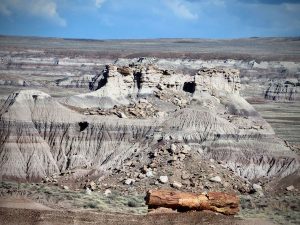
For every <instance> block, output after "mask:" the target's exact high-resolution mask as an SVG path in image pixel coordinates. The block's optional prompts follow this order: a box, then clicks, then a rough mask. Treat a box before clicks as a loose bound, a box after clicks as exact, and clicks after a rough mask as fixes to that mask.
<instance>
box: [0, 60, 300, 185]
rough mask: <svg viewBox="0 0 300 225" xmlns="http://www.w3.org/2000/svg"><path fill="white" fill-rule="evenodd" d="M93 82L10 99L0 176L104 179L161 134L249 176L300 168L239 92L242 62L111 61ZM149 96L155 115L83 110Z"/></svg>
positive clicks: (0, 123)
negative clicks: (188, 69) (67, 174)
mask: <svg viewBox="0 0 300 225" xmlns="http://www.w3.org/2000/svg"><path fill="white" fill-rule="evenodd" d="M90 88H91V89H92V90H93V91H92V92H89V93H84V94H79V95H74V96H71V97H66V98H63V99H59V100H58V99H55V98H52V97H51V96H50V95H48V94H46V93H44V92H42V91H37V90H22V91H17V92H15V93H13V94H11V95H10V96H9V97H8V98H7V100H6V101H5V103H4V105H3V106H2V108H1V113H0V132H1V135H0V173H1V179H2V180H7V179H19V180H39V179H41V178H42V177H44V176H46V175H51V174H54V173H60V172H64V171H67V170H71V169H79V168H85V169H89V170H91V171H93V174H94V175H95V176H97V177H99V178H100V177H103V176H105V175H107V174H109V171H111V170H112V169H114V168H119V167H121V166H122V164H123V162H124V160H126V159H128V158H130V157H131V156H132V155H133V154H134V153H136V152H139V151H146V152H147V151H151V150H153V148H155V146H156V144H157V143H158V142H160V141H163V142H166V143H170V144H171V143H185V144H188V145H189V146H190V147H191V151H194V152H196V153H197V154H199V155H200V156H201V157H203V158H204V159H210V158H211V159H215V160H218V161H222V163H223V164H224V165H226V166H227V167H228V168H230V169H232V170H233V171H235V173H236V174H238V175H240V176H241V177H245V178H248V179H254V178H260V177H271V176H274V175H279V176H286V175H289V174H291V173H293V172H294V171H296V170H297V169H298V168H299V158H298V156H297V155H296V154H295V153H294V152H292V151H291V150H290V148H289V147H288V146H286V144H285V143H284V142H283V141H282V140H281V139H279V138H278V137H276V135H275V133H274V131H273V129H272V128H271V126H270V125H269V124H268V123H267V122H266V121H265V120H264V119H263V118H262V117H261V116H260V115H259V114H258V113H257V112H256V111H255V109H254V108H253V107H252V106H251V105H250V104H249V103H248V102H247V101H246V100H245V99H244V98H242V97H241V96H240V95H239V90H240V88H241V84H240V77H239V71H238V70H236V69H230V68H203V69H201V70H199V71H198V72H196V73H195V74H194V75H186V74H181V73H177V72H174V71H171V70H165V69H160V68H158V67H157V66H153V65H151V64H148V65H146V64H130V65H123V66H118V65H108V66H106V67H105V69H104V70H103V72H102V73H101V74H99V75H97V76H96V77H94V78H93V81H92V82H91V83H90ZM145 102H146V103H147V104H149V105H151V106H152V107H153V109H155V110H154V112H153V114H152V115H153V116H151V117H148V116H147V115H146V114H143V110H147V108H144V109H141V111H140V112H139V113H141V117H139V118H135V117H134V116H133V117H131V118H127V117H125V116H120V115H122V114H121V113H120V112H119V114H118V112H116V113H111V114H109V115H98V114H97V115H96V114H95V115H90V114H89V115H88V114H87V113H83V111H84V110H87V109H88V110H98V109H99V108H100V109H110V108H114V109H116V110H117V109H118V106H125V107H130V106H131V105H135V104H139V103H145ZM132 113H133V115H134V112H132Z"/></svg>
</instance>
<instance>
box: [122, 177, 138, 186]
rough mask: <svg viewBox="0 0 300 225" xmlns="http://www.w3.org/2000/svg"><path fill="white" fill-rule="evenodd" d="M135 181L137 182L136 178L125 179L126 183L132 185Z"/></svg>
mask: <svg viewBox="0 0 300 225" xmlns="http://www.w3.org/2000/svg"><path fill="white" fill-rule="evenodd" d="M134 182H135V180H134V179H131V178H129V179H126V180H125V182H124V184H127V185H132V184H134Z"/></svg>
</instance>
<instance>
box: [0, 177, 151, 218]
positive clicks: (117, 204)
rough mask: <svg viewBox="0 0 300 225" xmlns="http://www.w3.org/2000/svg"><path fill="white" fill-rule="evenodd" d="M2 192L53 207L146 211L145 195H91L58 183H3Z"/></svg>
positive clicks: (130, 211) (1, 193)
mask: <svg viewBox="0 0 300 225" xmlns="http://www.w3.org/2000/svg"><path fill="white" fill-rule="evenodd" d="M0 196H16V197H18V196H19V197H27V198H30V199H32V200H34V201H37V202H40V203H42V204H44V205H47V206H49V207H51V206H52V207H55V208H58V207H59V208H62V209H64V208H80V209H87V210H97V211H103V212H118V213H130V214H146V213H147V207H146V205H145V203H144V196H141V195H138V196H131V195H128V196H124V195H121V194H120V193H118V192H112V193H111V194H110V195H109V196H105V195H104V194H103V193H100V192H92V194H91V195H87V194H86V193H85V192H84V191H72V190H64V189H62V188H60V187H57V186H47V185H45V184H30V183H13V182H1V183H0Z"/></svg>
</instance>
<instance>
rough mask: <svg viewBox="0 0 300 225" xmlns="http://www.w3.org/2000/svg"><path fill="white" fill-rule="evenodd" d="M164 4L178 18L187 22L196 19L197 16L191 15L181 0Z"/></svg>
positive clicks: (171, 0)
mask: <svg viewBox="0 0 300 225" xmlns="http://www.w3.org/2000/svg"><path fill="white" fill-rule="evenodd" d="M165 3H166V5H167V6H168V8H169V9H171V10H172V11H173V13H174V14H175V15H176V16H178V17H181V18H184V19H189V20H196V19H198V14H196V13H192V12H191V11H190V9H189V8H188V7H187V6H186V5H185V3H184V2H183V1H182V0H165Z"/></svg>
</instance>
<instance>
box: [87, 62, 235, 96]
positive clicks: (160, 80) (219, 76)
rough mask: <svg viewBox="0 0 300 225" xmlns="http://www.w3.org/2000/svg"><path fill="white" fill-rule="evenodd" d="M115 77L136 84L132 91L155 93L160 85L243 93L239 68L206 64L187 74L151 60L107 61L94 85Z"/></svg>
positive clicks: (192, 91)
mask: <svg viewBox="0 0 300 225" xmlns="http://www.w3.org/2000/svg"><path fill="white" fill-rule="evenodd" d="M112 77H119V78H120V79H122V80H123V82H124V83H126V85H127V88H128V89H132V88H133V89H132V90H131V91H130V92H131V94H152V93H153V91H154V89H155V88H157V87H159V88H162V89H163V88H170V89H175V90H178V91H185V92H190V93H194V92H195V91H196V92H205V91H208V92H209V93H210V94H212V95H215V94H216V92H225V93H239V90H240V78H239V71H238V70H236V69H229V68H218V69H215V68H214V69H208V68H203V69H201V70H199V71H198V72H197V73H196V74H195V75H186V74H182V73H175V72H174V71H172V70H163V69H159V68H157V67H156V66H154V65H151V64H149V65H135V64H130V65H129V66H121V67H118V66H116V65H106V67H105V70H103V73H102V75H101V76H99V77H98V79H94V81H93V84H92V86H93V87H97V88H94V90H98V89H100V88H103V87H104V85H103V84H105V83H106V82H114V81H115V79H111V78H112ZM97 83H98V84H97Z"/></svg>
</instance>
